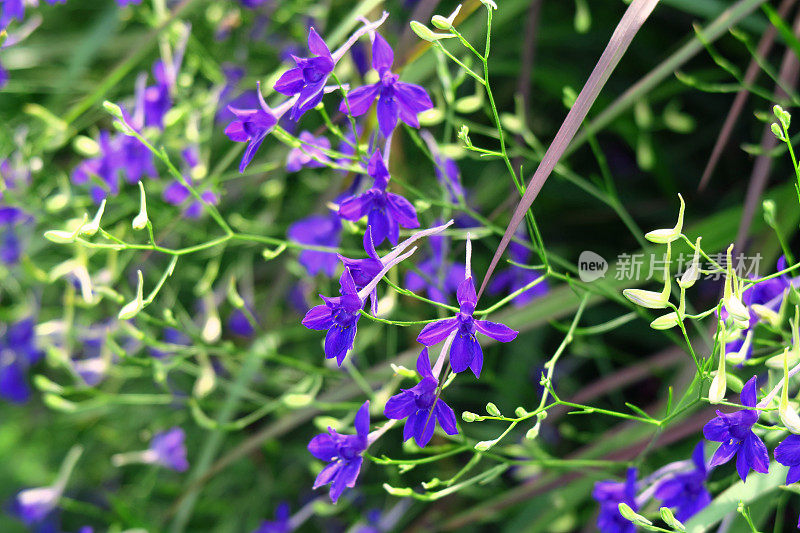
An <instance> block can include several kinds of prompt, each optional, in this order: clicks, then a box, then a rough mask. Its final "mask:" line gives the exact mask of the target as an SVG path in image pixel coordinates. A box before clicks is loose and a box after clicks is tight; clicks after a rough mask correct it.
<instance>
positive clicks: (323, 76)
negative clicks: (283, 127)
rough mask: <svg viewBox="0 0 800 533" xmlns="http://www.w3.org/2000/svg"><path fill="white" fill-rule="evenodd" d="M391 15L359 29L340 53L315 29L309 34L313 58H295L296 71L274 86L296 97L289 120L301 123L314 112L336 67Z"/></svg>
mask: <svg viewBox="0 0 800 533" xmlns="http://www.w3.org/2000/svg"><path fill="white" fill-rule="evenodd" d="M387 16H388V13H384V14H383V17H381V18H380V20H378V21H376V22H373V23H368V24H364V26H362V27H361V28H359V29H358V30H357V31H356V32H355V33H354V34H353V35H351V36H350V38H349V39H348V40H347V42H345V43H344V44H343V45H342V46H341V47H339V49H337V50H336V51H335V52H333V53H331V51H330V49H329V48H328V45H327V44H325V41H323V40H322V37H320V36H319V34H317V31H316V30H315V29H314V28H311V29H309V31H308V50H309V51H310V52H311V54H312V56H311V57H297V56H294V55H293V56H292V59H294V62H295V64H296V66H295V68H292V69H289V70H287V71H286V72H284V73H283V75H282V76H281V77H280V78H279V79H278V81H277V82H275V86H274V87H275V90H276V91H278V92H279V93H281V94H285V95H286V96H293V95H297V99H296V100H295V102H294V105H293V106H292V111H291V113H290V115H289V116H290V118H291V119H292V120H297V119H299V118H300V117H301V116H302V115H303V113H305V112H306V111H308V110H309V109H313V108H314V107H316V105H317V104H319V103H320V102H321V101H322V95H323V94H324V87H325V83H327V81H328V78H329V77H330V75H331V73H333V68H334V67H335V66H336V63H337V62H338V61H339V60H340V59H341V58H342V56H344V54H345V53H346V52H347V51H348V50H349V49H350V47H351V46H353V44H354V43H355V42H356V41H357V40H358V38H359V37H361V36H362V35H364V34H365V33H367V32H369V31H373V30H375V28H377V27H378V26H380V25H381V24H382V23H383V21H384V20H386V17H387Z"/></svg>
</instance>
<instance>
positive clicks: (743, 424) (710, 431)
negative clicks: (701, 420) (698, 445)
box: [703, 376, 769, 481]
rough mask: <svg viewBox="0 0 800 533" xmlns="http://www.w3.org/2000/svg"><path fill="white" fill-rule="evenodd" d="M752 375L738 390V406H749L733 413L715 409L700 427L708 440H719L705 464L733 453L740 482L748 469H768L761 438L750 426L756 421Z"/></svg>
mask: <svg viewBox="0 0 800 533" xmlns="http://www.w3.org/2000/svg"><path fill="white" fill-rule="evenodd" d="M756 386H757V385H756V376H753V377H752V378H750V380H749V381H748V382H747V383H746V384H745V386H744V388H743V389H742V392H741V394H740V395H739V399H740V401H741V403H742V405H744V406H746V407H749V408H750V409H741V410H739V411H736V412H733V413H723V412H721V411H717V416H716V417H714V418H713V419H712V420H711V421H709V422H708V423H707V424H706V425H705V426H704V427H703V435H704V436H705V438H706V439H708V440H710V441H715V442H719V443H721V444H720V446H719V448H717V451H716V452H714V456H713V457H712V458H711V462H710V463H709V467H714V466H718V465H721V464H724V463H727V462H728V461H730V460H731V459H733V456H734V455H735V456H736V471H737V472H738V473H739V477H740V478H742V481H745V480H746V479H747V474H748V473H749V472H750V470H751V469H752V470H755V471H756V472H761V473H767V472H768V471H769V455H768V454H767V447H766V446H765V445H764V441H762V440H761V438H760V437H759V436H758V435H756V434H755V433H753V425H754V424H755V423H756V422H757V421H758V416H759V415H758V411H757V410H755V409H754V408H755V406H756V399H757V397H756V396H757V393H756Z"/></svg>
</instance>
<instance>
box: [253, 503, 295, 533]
mask: <svg viewBox="0 0 800 533" xmlns="http://www.w3.org/2000/svg"><path fill="white" fill-rule="evenodd" d="M289 518H290V509H289V504H288V503H286V502H282V503H280V504H279V505H278V507H277V508H275V520H264V521H263V522H261V524H259V526H258V527H257V528H256V529H254V530H253V533H289V532H290V531H292V529H293V528H292V525H291V524H290V523H289Z"/></svg>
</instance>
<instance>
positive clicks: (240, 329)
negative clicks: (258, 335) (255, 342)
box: [227, 309, 255, 337]
mask: <svg viewBox="0 0 800 533" xmlns="http://www.w3.org/2000/svg"><path fill="white" fill-rule="evenodd" d="M227 326H228V330H229V331H230V332H231V333H233V334H234V335H239V336H240V337H251V336H252V335H253V333H254V332H255V329H253V324H251V323H250V320H249V319H248V318H247V315H246V314H245V313H244V311H242V310H241V309H234V310H233V311H232V312H231V314H230V316H228V322H227Z"/></svg>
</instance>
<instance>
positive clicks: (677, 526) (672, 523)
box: [659, 507, 686, 531]
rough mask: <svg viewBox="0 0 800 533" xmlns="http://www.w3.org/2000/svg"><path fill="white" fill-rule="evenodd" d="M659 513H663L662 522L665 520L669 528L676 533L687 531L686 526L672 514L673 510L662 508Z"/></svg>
mask: <svg viewBox="0 0 800 533" xmlns="http://www.w3.org/2000/svg"><path fill="white" fill-rule="evenodd" d="M659 512H660V513H661V520H663V521H664V523H665V524H667V525H668V526H669V527H671V528H672V529H674V530H676V531H686V526H684V525H683V524H682V523H681V522H680V520H678V519H677V518H675V515H674V514H672V509H670V508H669V507H662V508H661V509H659Z"/></svg>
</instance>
